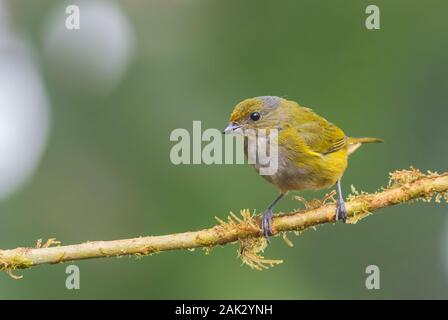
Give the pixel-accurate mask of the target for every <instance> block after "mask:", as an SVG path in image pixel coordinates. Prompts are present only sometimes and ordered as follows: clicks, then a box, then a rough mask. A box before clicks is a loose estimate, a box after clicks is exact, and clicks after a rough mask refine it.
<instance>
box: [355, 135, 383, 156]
mask: <svg viewBox="0 0 448 320" xmlns="http://www.w3.org/2000/svg"><path fill="white" fill-rule="evenodd" d="M383 141H384V140H383V139H379V138H353V137H349V138H348V154H349V155H350V154H352V153H353V152H355V151H356V150H357V149H358V148H359V147H360V146H361V145H362V144H363V143H373V142H383Z"/></svg>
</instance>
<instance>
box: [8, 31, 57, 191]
mask: <svg viewBox="0 0 448 320" xmlns="http://www.w3.org/2000/svg"><path fill="white" fill-rule="evenodd" d="M0 35H1V37H0V44H2V45H1V46H0V198H5V197H6V196H8V195H10V194H11V193H13V192H14V191H16V190H17V189H18V188H19V187H20V186H21V185H22V184H23V183H24V182H25V181H26V180H27V178H29V177H30V175H31V174H32V173H33V171H34V169H35V167H36V166H37V164H38V162H39V160H40V158H41V155H42V153H43V151H44V149H45V146H46V142H47V137H48V126H49V110H48V99H47V96H46V93H45V90H44V88H43V84H42V79H41V77H40V75H39V73H38V71H37V70H36V68H35V66H34V64H33V62H32V60H31V58H30V54H29V50H28V48H27V47H26V46H25V45H24V43H23V42H21V41H20V40H19V39H18V38H17V37H15V36H14V35H12V34H9V36H8V38H6V34H5V33H3V34H2V33H1V32H0Z"/></svg>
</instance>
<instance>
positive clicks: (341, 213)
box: [336, 198, 347, 223]
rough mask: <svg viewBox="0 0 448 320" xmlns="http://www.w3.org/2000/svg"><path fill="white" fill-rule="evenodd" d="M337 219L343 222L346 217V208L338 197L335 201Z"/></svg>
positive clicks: (342, 200)
mask: <svg viewBox="0 0 448 320" xmlns="http://www.w3.org/2000/svg"><path fill="white" fill-rule="evenodd" d="M339 219H341V220H342V222H344V223H345V220H346V219H347V209H346V208H345V202H344V199H342V198H338V200H337V201H336V221H338V220H339Z"/></svg>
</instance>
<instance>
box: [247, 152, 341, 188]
mask: <svg viewBox="0 0 448 320" xmlns="http://www.w3.org/2000/svg"><path fill="white" fill-rule="evenodd" d="M311 157H312V158H311ZM254 167H255V169H256V170H257V171H259V166H258V165H254ZM346 167H347V152H346V150H345V149H343V150H340V151H337V152H335V153H332V154H327V155H322V156H320V157H316V156H306V155H303V157H302V158H301V157H297V159H296V158H294V159H291V158H289V157H287V156H285V153H284V152H282V150H281V148H279V158H278V169H277V171H276V172H275V173H274V174H272V175H262V177H263V178H264V179H266V180H267V181H269V182H270V183H272V184H274V185H275V186H277V187H278V188H279V189H280V190H281V191H282V192H286V191H289V190H318V189H323V188H327V187H330V186H332V185H334V184H335V183H336V182H337V180H338V179H340V178H341V177H342V175H343V173H344V171H345V169H346Z"/></svg>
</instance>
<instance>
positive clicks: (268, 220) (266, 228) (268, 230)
mask: <svg viewBox="0 0 448 320" xmlns="http://www.w3.org/2000/svg"><path fill="white" fill-rule="evenodd" d="M261 230H263V235H264V237H265V238H266V240H268V242H269V237H270V236H272V210H269V209H268V210H266V211H265V212H264V214H263V218H262V220H261Z"/></svg>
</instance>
